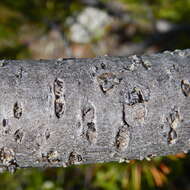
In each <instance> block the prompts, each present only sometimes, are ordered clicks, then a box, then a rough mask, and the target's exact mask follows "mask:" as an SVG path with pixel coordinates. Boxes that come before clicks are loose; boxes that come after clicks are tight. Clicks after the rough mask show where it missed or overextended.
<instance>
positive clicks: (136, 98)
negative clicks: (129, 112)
mask: <svg viewBox="0 0 190 190" xmlns="http://www.w3.org/2000/svg"><path fill="white" fill-rule="evenodd" d="M121 95H122V96H123V99H124V102H125V103H126V104H128V105H130V106H131V105H134V104H138V103H144V102H148V101H149V97H150V94H149V92H148V90H146V94H145V93H143V91H142V90H141V89H140V88H137V87H134V88H133V89H132V90H126V91H122V92H121Z"/></svg>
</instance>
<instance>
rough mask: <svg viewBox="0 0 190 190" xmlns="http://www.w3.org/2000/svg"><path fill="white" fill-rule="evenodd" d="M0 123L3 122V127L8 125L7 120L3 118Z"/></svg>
mask: <svg viewBox="0 0 190 190" xmlns="http://www.w3.org/2000/svg"><path fill="white" fill-rule="evenodd" d="M2 124H3V127H6V126H7V125H8V120H7V119H3V121H2Z"/></svg>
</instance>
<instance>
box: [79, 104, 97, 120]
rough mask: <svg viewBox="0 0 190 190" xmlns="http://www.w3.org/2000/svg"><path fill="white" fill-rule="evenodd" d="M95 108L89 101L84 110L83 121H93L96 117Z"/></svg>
mask: <svg viewBox="0 0 190 190" xmlns="http://www.w3.org/2000/svg"><path fill="white" fill-rule="evenodd" d="M94 114H95V109H94V107H93V106H92V105H91V104H90V103H88V104H87V105H86V106H85V107H84V108H83V110H82V120H83V121H91V120H93V119H94V117H95V115H94Z"/></svg>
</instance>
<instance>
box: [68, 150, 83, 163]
mask: <svg viewBox="0 0 190 190" xmlns="http://www.w3.org/2000/svg"><path fill="white" fill-rule="evenodd" d="M81 162H82V156H81V155H80V154H78V153H77V152H71V153H70V155H69V160H68V164H69V165H72V164H79V163H81Z"/></svg>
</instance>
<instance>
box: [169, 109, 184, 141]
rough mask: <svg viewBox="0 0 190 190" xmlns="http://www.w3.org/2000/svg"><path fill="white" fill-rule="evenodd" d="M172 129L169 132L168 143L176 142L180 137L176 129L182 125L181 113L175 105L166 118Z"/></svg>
mask: <svg viewBox="0 0 190 190" xmlns="http://www.w3.org/2000/svg"><path fill="white" fill-rule="evenodd" d="M166 120H167V122H168V125H169V127H170V131H169V133H168V144H175V143H176V141H177V138H178V135H177V131H176V129H177V128H179V127H180V122H181V118H180V114H179V111H178V110H177V108H176V107H174V108H173V109H172V111H171V113H170V114H169V116H168V117H167V118H166Z"/></svg>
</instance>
